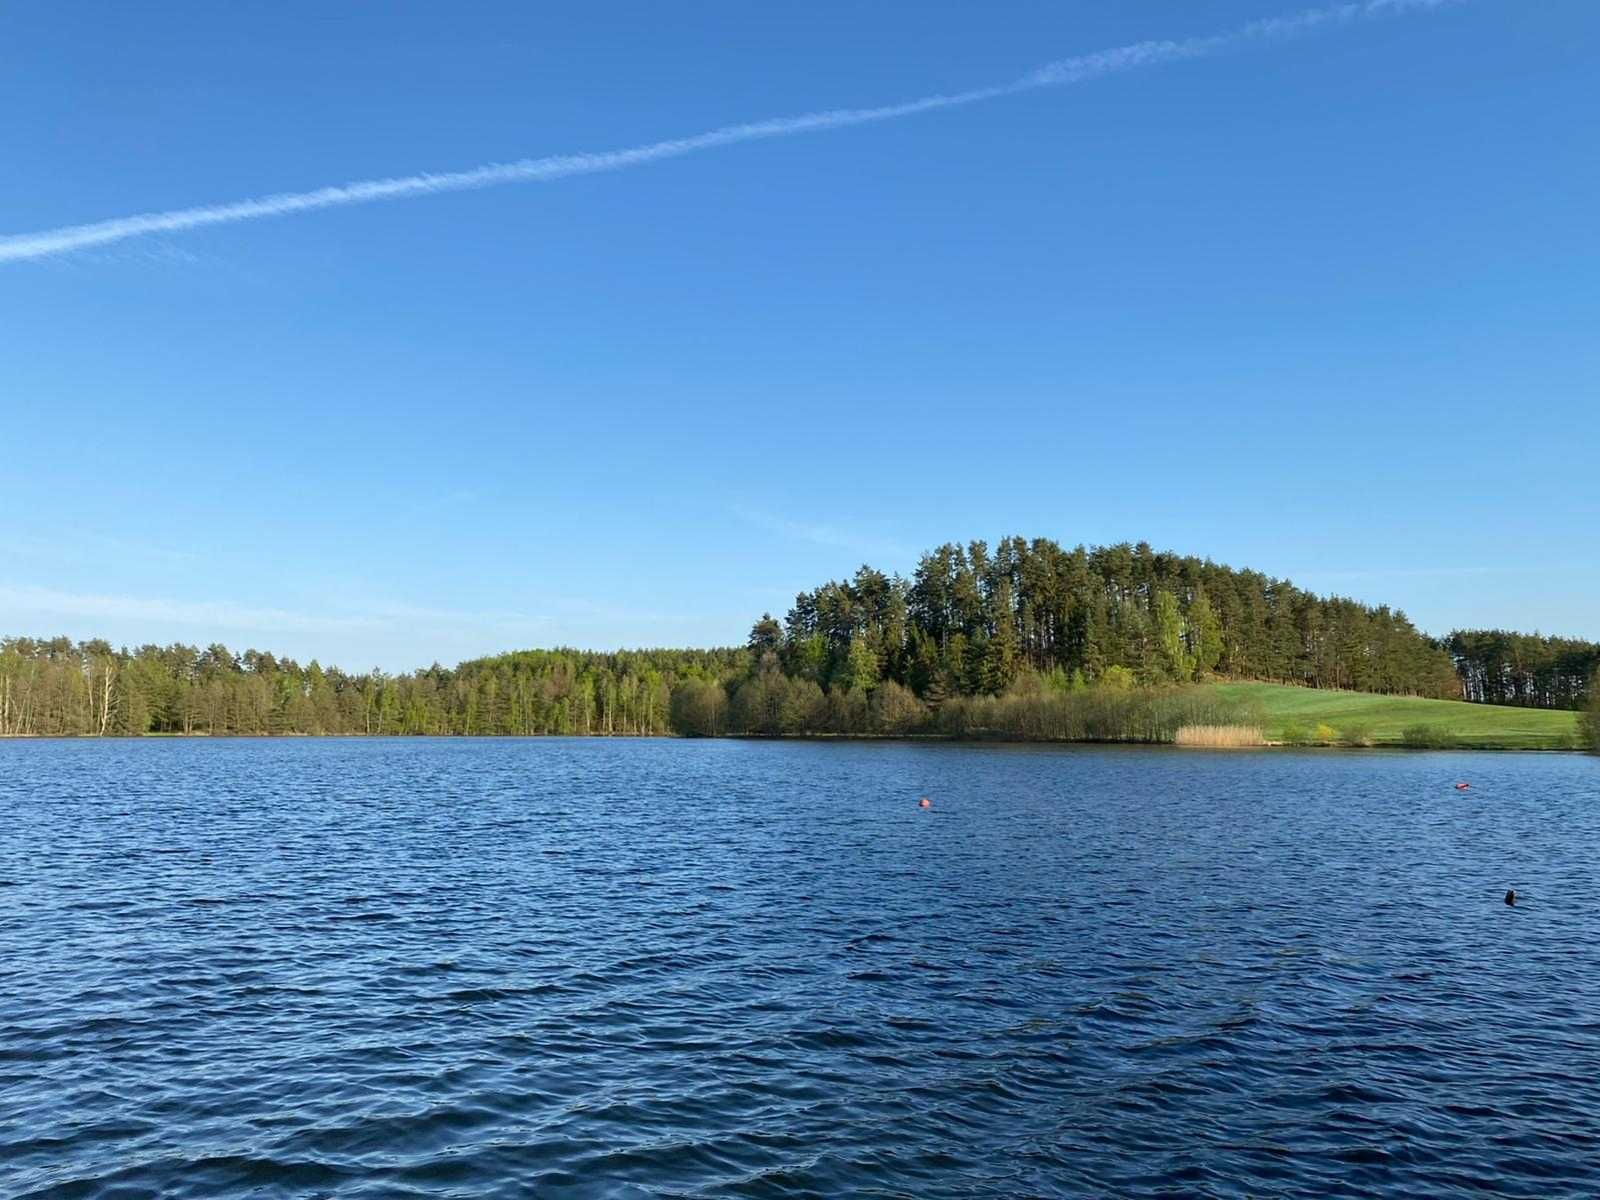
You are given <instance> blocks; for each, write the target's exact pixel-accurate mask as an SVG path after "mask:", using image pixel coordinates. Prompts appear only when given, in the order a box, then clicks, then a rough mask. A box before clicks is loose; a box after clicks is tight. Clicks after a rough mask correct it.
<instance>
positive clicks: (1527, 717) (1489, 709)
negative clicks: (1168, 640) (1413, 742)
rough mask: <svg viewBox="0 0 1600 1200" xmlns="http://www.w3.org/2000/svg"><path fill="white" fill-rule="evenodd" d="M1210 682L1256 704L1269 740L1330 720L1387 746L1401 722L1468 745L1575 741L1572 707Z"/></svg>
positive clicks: (1555, 745) (1564, 745)
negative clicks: (1551, 708)
mask: <svg viewBox="0 0 1600 1200" xmlns="http://www.w3.org/2000/svg"><path fill="white" fill-rule="evenodd" d="M1215 686H1216V688H1217V690H1218V691H1219V692H1221V693H1222V694H1223V695H1225V696H1229V697H1233V698H1242V699H1246V700H1249V701H1251V702H1253V703H1254V704H1255V705H1257V706H1258V707H1259V709H1260V711H1261V714H1262V717H1263V719H1264V724H1263V728H1264V731H1265V733H1266V735H1267V739H1268V740H1269V741H1283V740H1285V739H1284V733H1285V731H1286V730H1287V729H1289V728H1290V727H1291V726H1295V725H1298V726H1299V727H1300V728H1301V729H1302V730H1304V731H1306V732H1307V733H1308V734H1309V733H1310V732H1311V731H1312V730H1314V729H1315V728H1316V727H1317V725H1318V724H1326V725H1331V726H1333V728H1334V729H1335V730H1337V731H1339V733H1340V734H1341V735H1342V734H1343V733H1344V731H1345V729H1346V728H1347V727H1350V726H1354V725H1359V726H1364V727H1365V729H1366V731H1367V733H1368V734H1369V735H1370V736H1371V738H1372V740H1373V742H1374V743H1376V744H1377V745H1380V746H1390V745H1399V744H1400V740H1401V737H1400V735H1401V733H1402V731H1403V730H1405V729H1406V728H1407V727H1409V726H1412V725H1428V726H1431V727H1433V728H1437V729H1444V730H1448V731H1449V732H1450V733H1452V734H1454V735H1455V737H1456V738H1457V740H1458V742H1459V744H1460V745H1461V746H1463V747H1470V748H1474V749H1484V750H1567V749H1572V748H1573V747H1574V746H1575V745H1576V742H1575V740H1574V739H1575V738H1576V735H1577V729H1578V714H1577V713H1574V712H1552V711H1549V710H1546V709H1537V708H1502V707H1500V706H1498V705H1492V704H1468V703H1466V702H1465V701H1461V700H1417V699H1414V698H1411V697H1408V696H1371V695H1367V694H1366V693H1365V692H1333V691H1317V690H1315V689H1313V688H1298V687H1285V686H1282V685H1280V684H1275V683H1220V684H1217V685H1215Z"/></svg>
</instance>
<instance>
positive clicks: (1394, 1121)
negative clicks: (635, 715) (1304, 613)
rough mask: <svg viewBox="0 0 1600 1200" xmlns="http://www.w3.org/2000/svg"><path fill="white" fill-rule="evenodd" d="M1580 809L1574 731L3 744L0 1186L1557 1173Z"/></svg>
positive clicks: (1599, 1157)
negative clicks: (1052, 745)
mask: <svg viewBox="0 0 1600 1200" xmlns="http://www.w3.org/2000/svg"><path fill="white" fill-rule="evenodd" d="M1458 779H1470V780H1471V781H1472V785H1473V786H1472V789H1471V790H1470V791H1468V792H1465V793H1458V792H1457V791H1456V790H1455V789H1454V786H1453V785H1454V783H1455V782H1456V781H1457V780H1458ZM923 794H927V795H929V796H930V797H932V799H933V807H932V808H931V809H929V810H927V811H922V810H919V809H918V807H917V803H916V801H917V798H918V797H919V796H920V795H923ZM1597 801H1600V761H1596V760H1593V759H1586V758H1580V757H1576V756H1532V755H1527V756H1511V755H1501V756H1494V755H1479V756H1467V755H1447V754H1419V755H1399V754H1381V753H1372V754H1362V753H1354V752H1345V753H1324V754H1312V753H1306V754H1296V753H1287V752H1285V753H1262V754H1239V755H1229V754H1204V753H1182V752H1177V751H1140V750H1098V749H1076V748H1074V749H1040V748H1004V747H993V748H991V747H961V746H949V745H930V746H907V745H897V744H804V743H799V744H777V743H757V742H699V743H697V742H668V741H658V742H604V741H554V740H551V741H270V742H260V741H239V742H232V741H218V742H170V741H168V742H163V741H147V742H133V743H115V742H113V743H104V744H94V743H88V742H57V743H47V742H39V743H0V1195H3V1196H8V1197H10V1196H97V1197H113V1196H115V1197H139V1196H158V1195H159V1196H178V1197H208V1198H209V1197H233V1196H252V1197H271V1196H339V1197H345V1196H351V1197H353V1196H362V1197H380V1196H381V1197H405V1196H459V1197H501V1196H530V1195H531V1196H552V1197H563V1196H572V1197H579V1196H623V1197H626V1196H728V1197H732V1196H740V1197H744V1196H753V1197H761V1196H770V1197H780V1196H784V1197H787V1196H844V1195H854V1196H863V1195H865V1196H912V1197H919V1198H922V1197H937V1196H995V1197H1000V1196H1026V1195H1039V1196H1078V1195H1094V1196H1100V1195H1105V1196H1218V1197H1244V1196H1279V1195H1297V1196H1298V1195H1305V1196H1310V1195H1317V1196H1356V1195H1408V1196H1424V1195H1440V1196H1444V1195H1461V1196H1467V1195H1483V1194H1491V1195H1502V1196H1523V1197H1530V1198H1533V1197H1537V1198H1539V1200H1549V1198H1553V1197H1565V1196H1573V1197H1577V1196H1583V1197H1589V1196H1594V1195H1596V1194H1600V880H1597V876H1596V872H1597V868H1600V804H1597ZM1508 887H1514V888H1516V889H1517V891H1518V892H1519V893H1520V894H1522V895H1523V896H1524V897H1525V899H1524V900H1523V902H1522V903H1521V904H1519V906H1518V907H1516V908H1514V909H1512V908H1507V907H1506V906H1505V904H1504V903H1503V902H1502V896H1503V894H1504V892H1505V889H1506V888H1508Z"/></svg>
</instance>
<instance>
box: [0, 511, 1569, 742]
mask: <svg viewBox="0 0 1600 1200" xmlns="http://www.w3.org/2000/svg"><path fill="white" fill-rule="evenodd" d="M1597 672H1600V645H1597V644H1595V643H1589V642H1582V641H1577V640H1573V639H1560V638H1546V637H1540V636H1537V635H1524V634H1515V633H1507V632H1503V631H1458V632H1456V633H1454V634H1452V635H1450V636H1449V637H1448V638H1445V639H1436V638H1432V637H1429V636H1427V635H1426V634H1424V633H1422V632H1420V631H1418V630H1417V629H1416V628H1415V627H1414V626H1413V625H1412V623H1411V622H1410V620H1409V619H1408V618H1407V617H1406V616H1405V615H1404V614H1403V613H1401V612H1399V611H1397V610H1394V609H1391V608H1388V607H1386V606H1382V605H1379V606H1371V605H1366V604H1362V603H1359V602H1357V601H1354V600H1349V599H1345V598H1341V597H1325V596H1317V595H1314V594H1312V593H1310V592H1307V591H1304V590H1303V589H1300V588H1297V587H1295V586H1294V585H1293V584H1291V583H1290V582H1288V581H1287V580H1282V579H1275V578H1272V577H1270V576H1267V575H1263V574H1260V573H1259V572H1255V571H1248V570H1237V569H1234V568H1231V567H1226V566H1222V565H1219V564H1216V563H1213V562H1211V561H1209V560H1205V559H1199V558H1195V557H1183V556H1178V555H1174V554H1168V553H1161V552H1157V551H1155V550H1153V549H1151V547H1150V546H1149V545H1147V544H1144V543H1141V544H1139V545H1128V544H1123V545H1116V546H1103V547H1093V548H1090V547H1084V546H1077V547H1074V548H1072V549H1070V550H1069V549H1066V548H1064V547H1062V546H1061V545H1059V544H1058V543H1056V542H1054V541H1051V540H1048V539H1043V538H1037V539H1033V540H1031V541H1030V540H1024V539H1022V538H1018V537H1010V538H1004V539H1002V540H1001V541H999V542H998V543H996V544H995V545H994V546H993V547H992V548H991V547H990V546H989V545H988V544H987V543H985V542H982V541H974V542H970V543H968V544H966V545H957V544H955V543H950V544H946V545H943V546H940V547H938V548H937V549H935V550H932V551H930V552H929V553H927V554H924V555H923V556H922V557H921V559H920V561H919V562H918V564H917V567H916V569H915V571H914V572H913V573H912V575H911V576H910V577H909V578H904V577H901V576H898V575H889V574H886V573H884V572H883V571H880V570H877V569H875V568H873V567H870V566H863V567H861V568H860V569H859V570H858V571H856V572H855V574H854V575H853V576H852V577H850V578H849V579H846V580H835V581H831V582H828V583H824V584H822V585H821V586H819V587H817V588H815V589H813V590H811V591H808V592H802V593H801V594H800V595H798V596H797V597H796V598H795V601H794V604H793V605H792V607H791V608H790V609H789V611H788V612H787V613H786V614H785V616H784V617H783V619H782V620H779V619H778V618H776V617H774V616H772V615H770V614H765V615H763V616H762V617H761V618H760V619H759V620H758V621H757V622H756V623H755V625H754V626H753V628H752V629H751V631H750V635H749V638H748V640H747V643H746V644H745V645H744V646H742V647H730V648H723V649H711V650H687V649H685V650H672V649H659V650H624V651H616V652H610V653H603V652H596V651H587V650H571V649H555V650H523V651H516V652H512V653H507V654H501V655H496V656H493V657H489V658H482V659H475V660H471V661H468V662H463V663H461V664H459V665H458V666H456V667H453V668H447V667H443V666H440V665H438V664H435V665H433V666H431V667H427V668H424V669H421V670H417V671H413V672H410V673H407V674H401V675H389V674H386V673H384V672H381V671H370V672H366V673H364V674H351V673H348V672H346V671H343V670H340V669H338V668H336V667H331V666H329V667H324V666H323V665H321V664H320V663H318V662H315V661H313V662H309V663H306V664H303V665H302V664H301V663H299V662H296V661H295V660H293V659H290V658H283V657H278V656H275V655H273V654H271V653H266V652H262V651H258V650H246V651H245V652H243V653H242V654H235V653H234V652H233V651H231V650H229V649H228V648H227V647H225V646H221V645H212V646H208V647H205V648H203V649H202V648H199V647H196V646H188V645H181V644H177V645H169V646H158V645H143V646H139V647H137V648H135V649H132V650H130V649H127V648H120V649H119V648H114V647H112V646H111V645H110V644H109V643H108V642H105V641H103V640H92V641H79V642H74V641H71V640H69V639H67V638H62V637H57V638H49V639H34V638H26V637H12V638H6V639H3V640H0V735H46V736H48V735H83V734H88V735H114V734H115V735H130V734H148V733H157V734H212V735H220V734H289V733H299V734H364V735H365V734H436V735H437V734H460V735H505V734H510V735H524V736H529V735H538V734H570V735H608V736H639V735H653V734H664V733H683V734H691V735H704V736H717V735H720V734H728V733H760V734H814V733H835V734H849V733H878V734H907V733H934V734H952V735H964V734H970V733H972V732H974V731H988V732H993V733H997V734H999V735H1003V736H1017V737H1048V738H1064V739H1074V738H1091V739H1110V740H1158V741H1159V740H1170V736H1171V734H1172V732H1173V729H1174V728H1175V725H1174V722H1178V721H1186V722H1191V723H1199V724H1206V723H1214V724H1227V723H1229V721H1231V720H1235V719H1237V718H1238V714H1237V713H1234V712H1231V711H1229V710H1228V706H1227V705H1225V704H1222V703H1221V702H1220V701H1219V700H1218V699H1217V698H1216V697H1214V696H1209V695H1208V694H1205V691H1204V689H1199V688H1197V687H1195V685H1197V684H1203V683H1205V682H1207V681H1210V680H1221V679H1227V680H1259V681H1266V682H1276V683H1286V684H1294V685H1298V686H1303V687H1312V688H1342V689H1348V690H1353V691H1363V692H1374V693H1382V694H1387V695H1408V696H1422V697H1429V698H1439V699H1451V698H1463V699H1467V700H1472V701H1479V702H1486V703H1495V704H1517V705H1527V706H1532V707H1544V708H1576V709H1584V708H1586V707H1587V706H1588V705H1589V704H1590V703H1591V702H1592V701H1593V702H1600V695H1597V692H1596V685H1595V683H1594V680H1595V677H1596V673H1597Z"/></svg>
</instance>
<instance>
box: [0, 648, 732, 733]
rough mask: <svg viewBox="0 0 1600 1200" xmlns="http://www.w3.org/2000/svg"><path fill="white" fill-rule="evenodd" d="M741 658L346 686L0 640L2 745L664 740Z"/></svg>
mask: <svg viewBox="0 0 1600 1200" xmlns="http://www.w3.org/2000/svg"><path fill="white" fill-rule="evenodd" d="M747 657H748V656H747V654H746V652H745V651H743V650H737V649H731V650H631V651H619V652H617V653H611V654H605V653H596V652H590V651H580V650H529V651H519V652H517V653H513V654H504V655H499V656H496V657H494V658H486V659H478V660H474V661H471V662H464V663H462V664H460V665H459V666H457V667H455V668H453V669H452V668H446V667H441V666H439V665H437V664H435V665H434V666H432V667H428V668H426V669H424V670H420V671H414V672H411V673H409V674H403V675H389V674H386V673H384V672H382V671H370V672H367V673H365V674H360V675H355V674H349V673H346V672H344V671H341V670H339V669H338V668H337V667H323V666H322V665H321V664H320V663H317V662H315V661H313V662H310V663H307V664H305V665H303V666H302V665H301V664H299V663H297V662H295V661H294V660H293V659H290V658H278V657H275V656H274V655H272V654H269V653H264V652H261V651H258V650H246V651H245V652H244V653H243V654H234V653H233V652H232V651H231V650H229V649H228V648H227V647H226V646H221V645H212V646H208V647H206V648H204V649H200V648H199V647H196V646H186V645H171V646H155V645H147V646H141V647H139V648H137V649H135V650H127V649H120V650H119V649H113V648H112V646H111V645H110V644H109V643H107V642H105V641H103V640H98V639H97V640H93V641H84V642H74V641H71V640H69V639H67V638H52V639H33V638H7V639H5V640H0V735H8V734H9V735H14V736H29V735H33V736H46V737H49V736H71V735H122V736H126V735H137V734H152V733H154V734H209V735H213V736H216V735H240V734H243V735H259V734H371V735H385V734H439V735H443V734H464V735H499V734H512V735H525V736H532V735H536V734H573V735H595V734H600V735H611V736H630V735H631V736H639V735H651V734H665V733H670V732H673V725H672V721H671V708H672V698H673V695H674V693H675V691H677V690H679V689H681V688H682V687H683V686H684V685H685V684H686V683H688V682H691V681H694V680H698V679H715V680H719V681H720V680H723V679H727V678H732V677H736V676H738V675H739V674H740V673H742V671H743V669H744V664H745V660H746V658H747Z"/></svg>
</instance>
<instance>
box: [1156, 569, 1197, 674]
mask: <svg viewBox="0 0 1600 1200" xmlns="http://www.w3.org/2000/svg"><path fill="white" fill-rule="evenodd" d="M1155 634H1156V649H1157V651H1158V652H1159V654H1160V666H1161V673H1162V675H1163V677H1165V678H1166V679H1173V680H1178V681H1179V682H1185V681H1187V680H1188V679H1189V678H1190V677H1191V676H1193V674H1194V660H1193V659H1192V658H1191V657H1190V656H1189V649H1188V646H1187V645H1186V643H1185V641H1184V626H1183V614H1182V613H1181V612H1180V611H1179V610H1178V598H1177V597H1176V596H1174V595H1173V594H1172V593H1171V592H1169V591H1167V590H1165V589H1162V590H1161V591H1158V592H1157V593H1156V602H1155Z"/></svg>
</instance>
